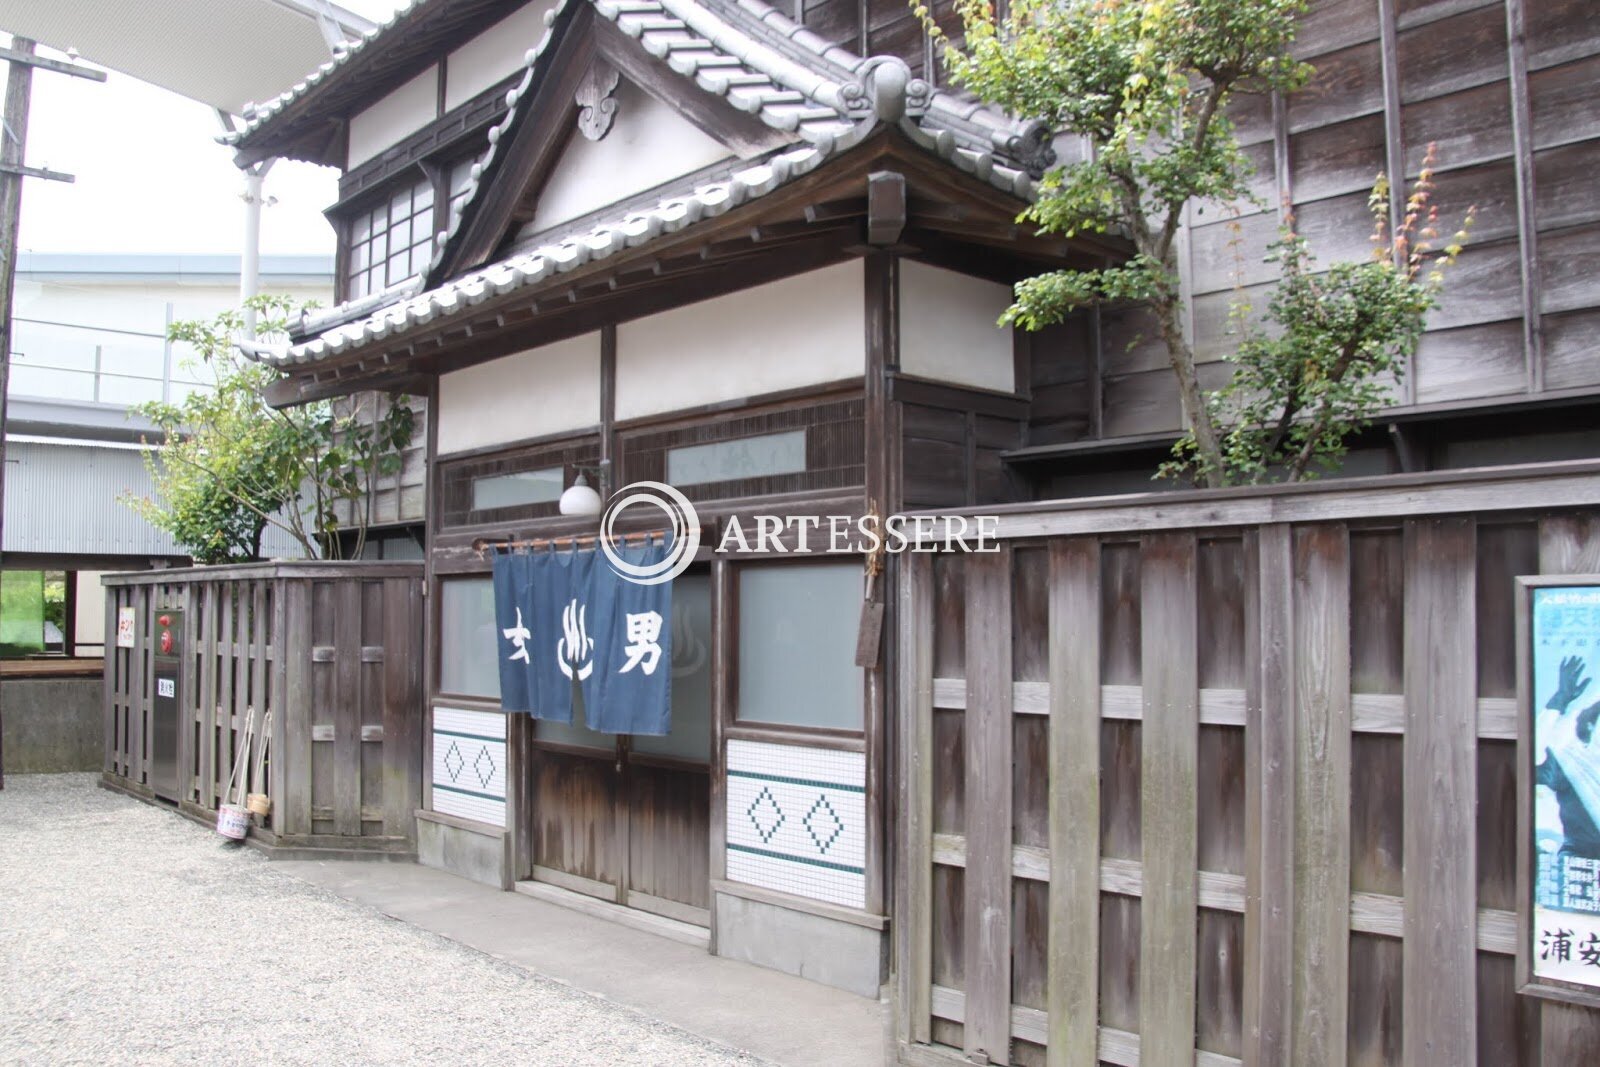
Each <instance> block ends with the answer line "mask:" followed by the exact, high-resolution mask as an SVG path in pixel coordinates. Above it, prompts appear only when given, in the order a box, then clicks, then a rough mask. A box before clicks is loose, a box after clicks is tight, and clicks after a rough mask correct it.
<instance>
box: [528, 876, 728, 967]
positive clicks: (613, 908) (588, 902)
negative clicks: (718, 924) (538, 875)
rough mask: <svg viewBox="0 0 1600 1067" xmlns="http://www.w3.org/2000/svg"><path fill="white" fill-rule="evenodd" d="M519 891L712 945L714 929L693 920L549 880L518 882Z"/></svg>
mask: <svg viewBox="0 0 1600 1067" xmlns="http://www.w3.org/2000/svg"><path fill="white" fill-rule="evenodd" d="M512 888H514V889H515V890H516V891H517V892H518V893H521V894H522V895H524V896H529V897H533V898H534V899H535V900H542V901H544V902H545V903H547V904H555V905H557V906H559V907H563V908H571V909H572V910H573V911H578V912H582V913H583V914H585V915H592V916H594V917H595V918H597V919H605V920H606V921H608V922H614V923H617V924H619V925H621V926H628V927H632V928H633V929H635V930H639V931H641V932H643V933H647V934H655V935H657V936H658V937H665V938H669V939H670V940H673V941H677V942H679V943H681V944H685V945H693V946H695V947H696V948H702V949H706V950H707V951H710V948H711V931H709V930H706V929H704V928H703V927H699V926H694V925H692V924H690V923H686V922H679V921H678V920H677V919H669V918H667V917H666V916H664V915H654V914H652V913H650V912H647V911H639V910H638V909H636V908H628V907H624V906H623V905H621V904H612V903H610V902H608V901H604V900H599V899H596V898H595V897H591V896H589V895H587V894H585V893H578V892H574V891H573V890H570V889H562V888H561V887H560V886H556V885H549V884H547V883H545V882H518V883H516V885H515V886H513V887H512Z"/></svg>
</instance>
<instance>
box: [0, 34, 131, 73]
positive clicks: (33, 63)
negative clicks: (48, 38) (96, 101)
mask: <svg viewBox="0 0 1600 1067" xmlns="http://www.w3.org/2000/svg"><path fill="white" fill-rule="evenodd" d="M17 43H18V44H19V45H20V43H21V42H20V41H19V42H17ZM0 63H20V64H22V65H23V66H25V67H37V68H38V69H40V70H48V71H50V72H51V73H53V74H68V75H71V76H72V77H74V78H87V79H88V80H89V81H92V82H103V81H105V80H106V72H105V71H103V70H95V69H94V68H92V67H85V66H80V65H79V64H77V63H72V62H65V61H63V60H59V59H51V58H50V57H49V56H41V55H36V54H35V53H34V51H33V42H32V41H29V42H28V43H27V47H25V48H24V47H16V48H0Z"/></svg>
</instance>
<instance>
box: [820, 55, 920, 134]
mask: <svg viewBox="0 0 1600 1067" xmlns="http://www.w3.org/2000/svg"><path fill="white" fill-rule="evenodd" d="M858 74H859V75H860V80H859V81H855V82H849V83H846V84H845V85H842V86H840V87H839V98H840V101H841V102H842V103H843V104H844V109H845V113H846V114H848V115H849V116H850V117H851V118H854V119H858V120H859V119H873V118H875V119H877V120H878V121H879V122H884V123H888V124H890V125H895V124H898V123H900V122H901V121H903V120H906V119H918V118H921V117H922V116H923V115H926V114H927V113H928V103H929V101H930V100H932V99H933V87H932V86H931V85H929V84H928V83H927V82H925V81H923V80H922V79H921V78H913V77H912V76H911V68H910V67H909V66H907V65H906V61H905V60H903V59H901V58H900V57H899V56H873V57H871V58H870V59H868V60H866V62H864V63H862V64H861V67H860V68H859V70H858Z"/></svg>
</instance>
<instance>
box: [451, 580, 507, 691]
mask: <svg viewBox="0 0 1600 1067" xmlns="http://www.w3.org/2000/svg"><path fill="white" fill-rule="evenodd" d="M498 648H499V645H498V644H497V643H496V641H495V632H494V583H493V582H492V581H491V580H490V579H488V578H456V579H452V580H450V581H447V582H442V583H440V586H439V691H440V692H441V693H449V694H451V695H453V696H464V697H483V698H484V699H486V700H498V699H499V698H500V664H499V663H498V662H497V661H496V659H495V654H496V650H497V649H498Z"/></svg>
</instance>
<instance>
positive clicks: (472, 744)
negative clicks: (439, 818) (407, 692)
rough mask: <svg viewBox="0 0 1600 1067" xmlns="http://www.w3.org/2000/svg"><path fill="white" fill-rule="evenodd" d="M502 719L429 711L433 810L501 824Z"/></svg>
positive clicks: (482, 713) (474, 713) (485, 714)
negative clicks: (431, 737)
mask: <svg viewBox="0 0 1600 1067" xmlns="http://www.w3.org/2000/svg"><path fill="white" fill-rule="evenodd" d="M505 738H506V717H505V716H504V715H501V714H498V713H496V712H485V711H466V710H463V709H460V708H434V709H433V775H432V782H433V810H434V811H437V812H440V813H441V814H444V815H454V816H457V817H458V818H462V819H472V820H474V821H476V822H483V823H489V824H491V825H494V826H504V825H505V824H506V740H505Z"/></svg>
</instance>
